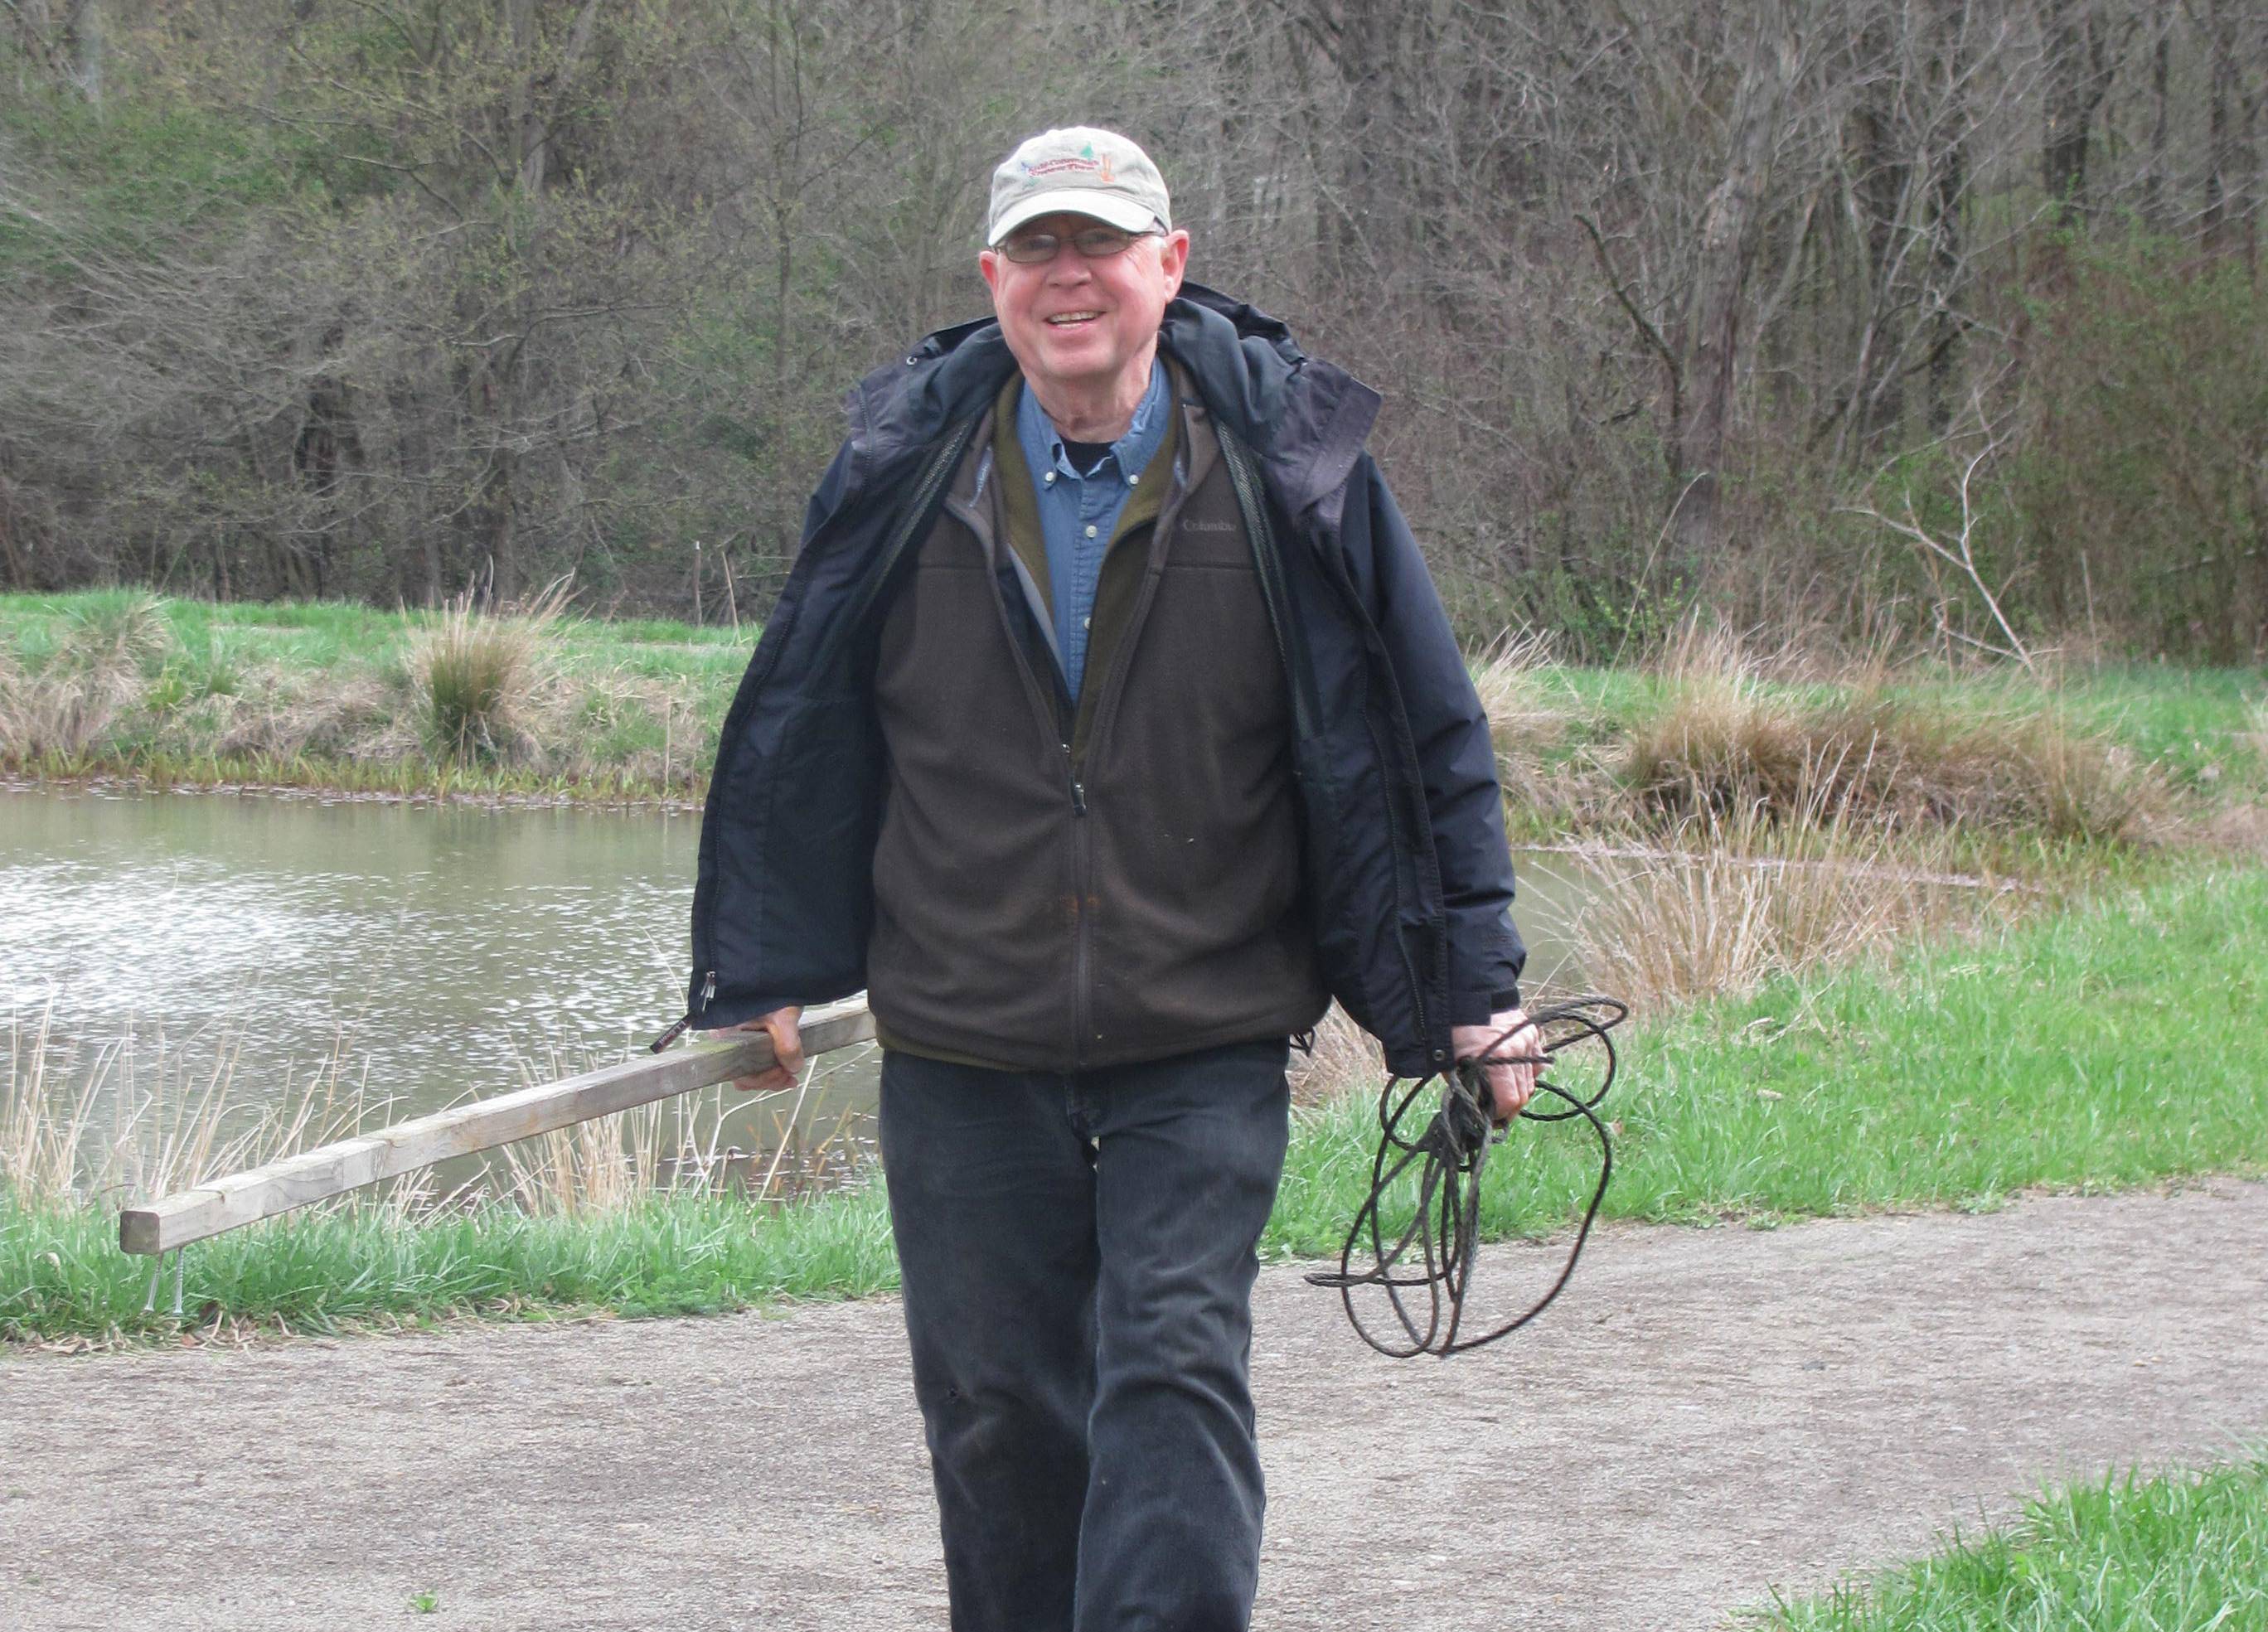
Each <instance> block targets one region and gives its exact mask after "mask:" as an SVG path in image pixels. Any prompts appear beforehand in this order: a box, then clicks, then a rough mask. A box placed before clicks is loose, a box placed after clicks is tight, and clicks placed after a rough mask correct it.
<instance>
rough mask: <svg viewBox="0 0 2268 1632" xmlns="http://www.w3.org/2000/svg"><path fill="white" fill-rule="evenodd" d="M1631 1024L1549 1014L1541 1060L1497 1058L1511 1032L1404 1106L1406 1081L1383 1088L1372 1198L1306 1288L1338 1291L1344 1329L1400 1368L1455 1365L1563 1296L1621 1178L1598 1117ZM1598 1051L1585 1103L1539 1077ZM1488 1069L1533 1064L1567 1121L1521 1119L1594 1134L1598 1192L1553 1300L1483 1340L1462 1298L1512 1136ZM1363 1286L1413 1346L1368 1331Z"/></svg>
mask: <svg viewBox="0 0 2268 1632" xmlns="http://www.w3.org/2000/svg"><path fill="white" fill-rule="evenodd" d="M1629 1014H1630V1008H1629V1005H1628V1004H1626V1003H1621V1002H1619V1001H1617V1000H1616V999H1615V998H1612V997H1597V996H1592V997H1579V998H1576V999H1575V1000H1574V1001H1573V1002H1572V1003H1552V1004H1550V1005H1547V1006H1546V1007H1543V1008H1541V1009H1537V1010H1535V1011H1532V1012H1531V1013H1530V1014H1529V1015H1528V1025H1529V1026H1534V1027H1535V1035H1536V1039H1537V1041H1536V1043H1535V1053H1533V1054H1525V1055H1512V1054H1500V1053H1499V1052H1498V1051H1499V1049H1501V1048H1504V1046H1505V1044H1506V1042H1507V1041H1508V1040H1510V1039H1511V1038H1512V1037H1513V1034H1514V1033H1513V1031H1512V1030H1510V1029H1507V1030H1506V1031H1503V1032H1499V1033H1498V1034H1497V1037H1496V1040H1494V1041H1493V1042H1491V1043H1490V1044H1489V1046H1488V1048H1486V1049H1485V1050H1484V1052H1483V1053H1482V1054H1481V1055H1479V1056H1478V1057H1477V1058H1476V1059H1472V1060H1465V1061H1460V1062H1458V1063H1457V1065H1456V1066H1455V1067H1454V1070H1450V1071H1447V1072H1437V1073H1436V1074H1435V1075H1433V1076H1432V1077H1420V1078H1419V1079H1418V1081H1417V1082H1415V1083H1413V1084H1410V1087H1409V1088H1408V1090H1407V1092H1402V1093H1400V1094H1399V1095H1398V1096H1397V1094H1396V1092H1395V1090H1396V1089H1397V1088H1398V1087H1399V1086H1400V1084H1402V1083H1403V1080H1404V1079H1403V1078H1401V1077H1388V1079H1387V1083H1386V1086H1385V1087H1384V1088H1382V1089H1381V1090H1380V1092H1379V1096H1378V1125H1379V1130H1380V1132H1379V1141H1378V1154H1377V1156H1376V1158H1373V1161H1372V1163H1371V1169H1370V1195H1369V1198H1368V1199H1367V1200H1366V1201H1365V1202H1363V1204H1362V1209H1361V1210H1360V1211H1359V1212H1358V1213H1357V1214H1356V1215H1355V1219H1354V1224H1353V1226H1352V1227H1351V1229H1349V1230H1348V1231H1347V1238H1346V1244H1345V1245H1344V1246H1342V1247H1341V1248H1340V1249H1339V1267H1338V1268H1337V1270H1336V1271H1331V1270H1322V1271H1318V1272H1316V1273H1315V1274H1314V1275H1309V1276H1308V1277H1307V1279H1308V1281H1309V1282H1310V1283H1313V1284H1314V1285H1316V1286H1323V1287H1331V1288H1334V1289H1336V1290H1337V1291H1338V1293H1339V1296H1340V1298H1342V1299H1344V1302H1345V1304H1346V1312H1347V1319H1348V1320H1350V1321H1351V1322H1352V1323H1353V1326H1354V1329H1355V1331H1356V1333H1357V1334H1359V1336H1360V1337H1361V1338H1362V1340H1363V1342H1366V1343H1368V1344H1369V1345H1370V1346H1371V1347H1372V1348H1373V1349H1377V1350H1378V1352H1379V1353H1381V1354H1382V1355H1392V1356H1395V1358H1397V1359H1406V1358H1408V1357H1409V1356H1412V1355H1422V1354H1433V1355H1445V1356H1446V1355H1454V1354H1459V1353H1462V1351H1463V1350H1465V1349H1478V1348H1479V1347H1481V1345H1482V1344H1484V1343H1492V1342H1496V1340H1497V1339H1498V1338H1499V1337H1503V1336H1506V1335H1507V1334H1510V1333H1513V1332H1516V1331H1518V1330H1519V1329H1520V1328H1521V1327H1523V1326H1526V1325H1527V1324H1528V1322H1529V1321H1530V1320H1534V1319H1535V1317H1536V1316H1537V1315H1539V1314H1541V1313H1543V1310H1544V1308H1545V1306H1546V1305H1549V1304H1550V1302H1551V1300H1552V1299H1553V1298H1557V1297H1558V1296H1559V1289H1560V1288H1561V1287H1563V1286H1565V1285H1566V1284H1567V1277H1568V1276H1569V1275H1572V1274H1574V1272H1575V1261H1576V1260H1577V1259H1578V1258H1580V1257H1581V1256H1582V1253H1583V1243H1584V1241H1585V1240H1586V1239H1588V1238H1589V1236H1590V1233H1591V1221H1592V1220H1593V1219H1594V1218H1596V1217H1598V1216H1599V1203H1600V1202H1602V1201H1604V1200H1605V1199H1606V1195H1607V1181H1608V1180H1609V1178H1610V1177H1611V1176H1612V1175H1613V1173H1614V1166H1615V1158H1614V1147H1613V1145H1612V1143H1610V1142H1609V1140H1608V1138H1607V1126H1606V1124H1605V1123H1604V1122H1602V1121H1600V1120H1599V1117H1598V1114H1597V1112H1598V1107H1599V1102H1600V1101H1601V1100H1602V1099H1605V1098H1606V1097H1607V1090H1608V1089H1609V1088H1611V1087H1613V1086H1614V1082H1615V1046H1614V1043H1613V1041H1612V1040H1610V1039H1609V1037H1608V1036H1607V1033H1609V1031H1611V1030H1613V1029H1614V1028H1615V1027H1616V1026H1618V1025H1620V1024H1621V1023H1622V1022H1623V1020H1624V1019H1625V1018H1628V1016H1629ZM1522 1029H1523V1030H1524V1028H1522ZM1593 1042H1595V1043H1597V1044H1598V1046H1599V1048H1601V1049H1602V1051H1603V1052H1604V1056H1605V1057H1604V1060H1603V1062H1602V1063H1598V1062H1594V1068H1595V1069H1597V1070H1598V1072H1599V1075H1598V1080H1597V1083H1596V1085H1595V1086H1593V1085H1591V1084H1588V1083H1586V1084H1583V1086H1584V1087H1585V1088H1587V1089H1588V1092H1587V1093H1581V1092H1570V1091H1569V1090H1568V1089H1566V1088H1564V1087H1561V1086H1560V1085H1559V1084H1557V1083H1554V1082H1552V1081H1551V1080H1550V1078H1549V1077H1545V1076H1544V1075H1543V1072H1544V1071H1546V1070H1550V1068H1551V1067H1552V1066H1553V1065H1554V1064H1555V1063H1557V1062H1560V1061H1562V1060H1563V1059H1572V1057H1574V1056H1572V1055H1571V1054H1570V1050H1574V1049H1580V1048H1582V1047H1583V1046H1584V1045H1586V1044H1589V1043H1593ZM1487 1063H1499V1064H1503V1063H1509V1064H1514V1065H1521V1064H1532V1065H1534V1066H1535V1067H1536V1070H1537V1075H1536V1079H1535V1092H1536V1093H1538V1094H1545V1093H1549V1094H1552V1095H1556V1096H1557V1098H1559V1099H1563V1100H1565V1102H1566V1108H1565V1110H1554V1111H1539V1110H1536V1109H1535V1108H1533V1107H1534V1106H1535V1100H1534V1099H1530V1100H1529V1101H1528V1104H1529V1106H1530V1108H1529V1109H1528V1110H1526V1111H1523V1112H1522V1113H1521V1120H1523V1121H1531V1122H1564V1121H1568V1120H1569V1119H1570V1118H1572V1117H1576V1116H1580V1117H1582V1118H1583V1119H1584V1120H1585V1121H1587V1122H1589V1123H1590V1124H1591V1130H1592V1131H1593V1132H1594V1133H1595V1134H1597V1135H1598V1136H1599V1185H1598V1188H1597V1189H1595V1190H1594V1191H1593V1192H1592V1193H1591V1204H1590V1205H1589V1206H1588V1207H1587V1208H1585V1209H1583V1223H1582V1227H1581V1228H1580V1229H1579V1230H1577V1231H1576V1232H1575V1244H1574V1245H1573V1246H1572V1247H1570V1248H1569V1249H1568V1252H1567V1261H1566V1262H1565V1264H1564V1265H1562V1266H1561V1267H1560V1270H1559V1278H1558V1279H1557V1280H1556V1281H1554V1282H1552V1283H1551V1288H1550V1290H1549V1291H1547V1292H1545V1293H1544V1294H1543V1297H1542V1298H1538V1299H1536V1301H1535V1304H1534V1305H1532V1306H1531V1307H1530V1308H1529V1309H1528V1312H1526V1313H1524V1314H1521V1315H1519V1316H1516V1317H1514V1318H1513V1319H1512V1320H1506V1322H1504V1324H1503V1325H1501V1326H1499V1327H1493V1328H1491V1330H1489V1331H1488V1332H1486V1333H1484V1334H1482V1335H1480V1336H1478V1337H1461V1336H1460V1335H1459V1334H1458V1333H1459V1328H1460V1327H1461V1326H1462V1322H1463V1320H1464V1312H1465V1293H1466V1290H1467V1289H1468V1288H1469V1286H1470V1285H1471V1283H1472V1274H1473V1258H1474V1253H1475V1249H1476V1246H1478V1242H1479V1234H1480V1214H1481V1173H1482V1170H1483V1169H1484V1167H1486V1166H1487V1165H1488V1153H1489V1147H1490V1146H1491V1144H1493V1143H1496V1142H1497V1141H1498V1140H1499V1139H1501V1138H1502V1137H1503V1136H1504V1130H1503V1129H1502V1128H1498V1127H1497V1126H1496V1125H1495V1118H1494V1115H1493V1105H1494V1101H1493V1099H1492V1098H1491V1094H1490V1092H1489V1087H1488V1082H1487V1079H1486V1077H1485V1076H1484V1070H1483V1068H1484V1065H1485V1064H1487ZM1437 1082H1438V1083H1440V1084H1441V1099H1440V1108H1439V1109H1438V1110H1436V1111H1435V1112H1434V1113H1433V1114H1432V1118H1431V1119H1430V1120H1428V1121H1427V1122H1426V1123H1425V1128H1424V1129H1423V1130H1422V1131H1421V1132H1419V1133H1418V1134H1417V1135H1416V1136H1414V1137H1411V1136H1405V1135H1404V1133H1403V1125H1404V1123H1405V1121H1408V1120H1409V1118H1410V1111H1411V1108H1412V1107H1413V1106H1416V1105H1417V1104H1418V1099H1419V1098H1420V1096H1422V1095H1423V1094H1424V1093H1425V1090H1426V1088H1427V1087H1428V1086H1429V1085H1430V1084H1433V1083H1437ZM1413 1167H1414V1168H1416V1169H1417V1178H1416V1181H1415V1182H1416V1186H1417V1202H1416V1205H1415V1206H1414V1207H1413V1208H1412V1209H1411V1211H1410V1224H1409V1226H1408V1227H1407V1228H1406V1229H1404V1230H1403V1231H1401V1233H1400V1234H1398V1235H1395V1236H1393V1237H1391V1238H1389V1237H1388V1232H1387V1229H1386V1225H1385V1224H1384V1222H1383V1221H1382V1220H1381V1212H1382V1211H1384V1210H1385V1209H1387V1208H1388V1206H1389V1205H1391V1202H1390V1195H1389V1193H1390V1192H1392V1191H1393V1190H1394V1187H1395V1185H1396V1184H1397V1183H1398V1182H1399V1181H1400V1180H1402V1178H1403V1175H1404V1174H1406V1173H1409V1172H1410V1169H1412V1168H1413ZM1366 1246H1367V1249H1368V1250H1367V1253H1365V1247H1366ZM1413 1248H1415V1249H1416V1250H1417V1253H1418V1261H1417V1262H1415V1263H1411V1262H1410V1261H1409V1259H1410V1253H1411V1250H1412V1249H1413ZM1365 1259H1366V1266H1367V1267H1366V1268H1356V1265H1357V1263H1358V1261H1364V1260H1365ZM1364 1287H1378V1288H1380V1289H1381V1290H1383V1291H1384V1292H1385V1294H1386V1300H1387V1303H1388V1305H1389V1306H1390V1307H1391V1308H1392V1309H1393V1311H1394V1317H1395V1320H1396V1321H1397V1322H1398V1323H1399V1324H1400V1326H1401V1328H1402V1333H1403V1337H1404V1338H1405V1339H1407V1342H1393V1341H1390V1340H1389V1341H1385V1342H1381V1340H1380V1339H1379V1337H1378V1336H1377V1334H1374V1333H1373V1331H1372V1330H1371V1328H1370V1327H1368V1326H1366V1325H1365V1324H1364V1322H1363V1318H1362V1314H1361V1312H1360V1311H1359V1309H1357V1308H1356V1306H1355V1294H1356V1292H1357V1290H1359V1289H1361V1288H1364ZM1421 1288H1422V1289H1423V1290H1424V1292H1425V1300H1424V1307H1425V1319H1424V1320H1423V1321H1422V1323H1421V1322H1420V1320H1419V1319H1418V1315H1417V1313H1416V1312H1414V1310H1413V1308H1412V1306H1411V1305H1414V1304H1416V1303H1417V1302H1418V1298H1417V1293H1418V1290H1419V1289H1421ZM1405 1299H1406V1300H1407V1301H1405Z"/></svg>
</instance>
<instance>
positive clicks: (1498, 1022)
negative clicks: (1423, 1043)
mask: <svg viewBox="0 0 2268 1632" xmlns="http://www.w3.org/2000/svg"><path fill="white" fill-rule="evenodd" d="M1499 1037H1502V1038H1503V1039H1504V1041H1503V1042H1502V1043H1501V1044H1497V1039H1498V1038H1499ZM1491 1045H1496V1050H1495V1051H1496V1055H1497V1058H1498V1059H1506V1056H1510V1058H1509V1059H1508V1060H1506V1063H1504V1064H1500V1065H1499V1064H1498V1063H1496V1062H1494V1061H1491V1062H1488V1063H1486V1064H1484V1066H1483V1067H1482V1068H1481V1069H1482V1070H1483V1071H1484V1073H1485V1074H1486V1076H1487V1077H1488V1084H1489V1092H1490V1095H1491V1098H1493V1099H1494V1100H1495V1101H1496V1104H1495V1107H1494V1108H1495V1114H1496V1120H1497V1125H1498V1126H1499V1127H1501V1126H1503V1125H1504V1124H1505V1123H1506V1122H1508V1121H1511V1120H1512V1119H1513V1117H1515V1116H1517V1115H1519V1114H1520V1113H1521V1111H1522V1110H1523V1109H1524V1108H1526V1106H1527V1104H1528V1099H1529V1097H1530V1096H1532V1095H1533V1094H1534V1093H1535V1072H1536V1067H1535V1065H1534V1064H1533V1063H1530V1062H1526V1061H1523V1060H1522V1059H1521V1057H1520V1056H1522V1055H1530V1056H1532V1055H1535V1054H1537V1053H1538V1052H1540V1051H1541V1049H1542V1048H1543V1034H1542V1033H1539V1032H1538V1031H1537V1030H1536V1029H1535V1026H1532V1025H1530V1024H1529V1023H1528V1011H1526V1010H1524V1009H1506V1010H1505V1011H1503V1012H1502V1013H1500V1014H1497V1015H1494V1016H1491V1018H1490V1020H1489V1023H1488V1024H1487V1025H1486V1026H1451V1027H1450V1028H1449V1047H1450V1048H1451V1049H1452V1050H1453V1051H1454V1053H1455V1055H1456V1056H1457V1058H1458V1059H1460V1060H1477V1059H1479V1058H1480V1057H1481V1056H1482V1055H1484V1054H1487V1053H1488V1052H1489V1051H1490V1048H1491Z"/></svg>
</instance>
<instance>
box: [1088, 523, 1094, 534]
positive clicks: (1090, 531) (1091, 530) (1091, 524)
mask: <svg viewBox="0 0 2268 1632" xmlns="http://www.w3.org/2000/svg"><path fill="white" fill-rule="evenodd" d="M1086 536H1087V537H1089V538H1093V537H1094V523H1093V522H1089V523H1087V525H1086Z"/></svg>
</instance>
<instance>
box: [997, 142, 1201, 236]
mask: <svg viewBox="0 0 2268 1632" xmlns="http://www.w3.org/2000/svg"><path fill="white" fill-rule="evenodd" d="M1057 210H1070V211H1071V212H1073V213H1074V214H1077V215H1082V216H1093V217H1094V218H1095V219H1096V220H1097V221H1107V222H1108V223H1109V224H1111V225H1112V226H1115V227H1116V228H1118V229H1119V230H1120V231H1121V232H1147V231H1149V229H1150V228H1151V227H1152V226H1153V225H1154V226H1159V227H1163V228H1165V229H1167V230H1168V231H1171V230H1172V227H1173V224H1174V217H1173V214H1172V207H1171V205H1169V204H1168V203H1167V199H1166V179H1165V178H1164V177H1163V176H1161V175H1160V174H1159V173H1158V166H1157V165H1153V164H1152V163H1151V162H1150V156H1149V155H1148V154H1147V153H1145V152H1144V151H1142V150H1141V149H1140V148H1139V147H1138V146H1136V145H1135V144H1134V143H1131V142H1130V141H1128V140H1127V139H1126V138H1125V137H1124V136H1120V135H1119V134H1118V133H1117V132H1116V131H1115V130H1097V129H1094V127H1093V126H1091V125H1073V126H1071V127H1070V128H1069V129H1064V130H1043V131H1042V132H1041V133H1040V134H1039V135H1038V136H1034V137H1033V138H1032V139H1031V140H1030V141H1028V142H1027V143H1024V144H1023V145H1022V146H1021V147H1020V148H1018V149H1017V150H1016V151H1014V152H1013V153H1011V154H1009V155H1008V157H1007V158H1005V159H1004V160H1002V161H1001V165H1000V167H999V168H998V170H995V171H994V172H993V173H992V213H991V217H990V222H989V224H987V225H986V227H985V229H984V241H985V243H986V244H987V245H997V244H998V243H999V241H1000V240H1001V239H1004V238H1005V237H1007V236H1008V234H1009V233H1011V232H1014V231H1015V230H1016V229H1017V228H1018V227H1020V226H1021V225H1023V224H1024V223H1025V222H1027V221H1029V220H1032V219H1034V218H1035V217H1039V216H1049V215H1053V214H1055V213H1056V212H1057Z"/></svg>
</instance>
